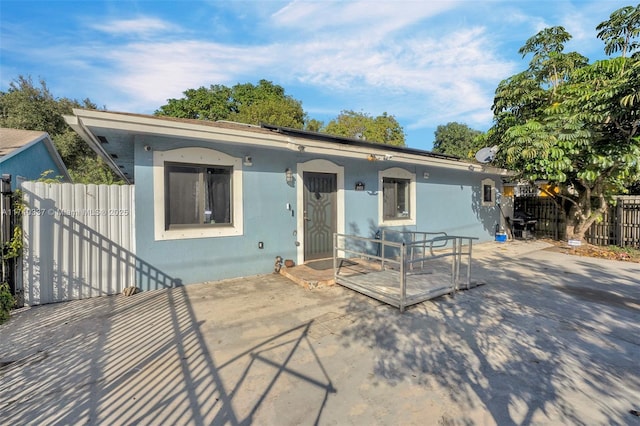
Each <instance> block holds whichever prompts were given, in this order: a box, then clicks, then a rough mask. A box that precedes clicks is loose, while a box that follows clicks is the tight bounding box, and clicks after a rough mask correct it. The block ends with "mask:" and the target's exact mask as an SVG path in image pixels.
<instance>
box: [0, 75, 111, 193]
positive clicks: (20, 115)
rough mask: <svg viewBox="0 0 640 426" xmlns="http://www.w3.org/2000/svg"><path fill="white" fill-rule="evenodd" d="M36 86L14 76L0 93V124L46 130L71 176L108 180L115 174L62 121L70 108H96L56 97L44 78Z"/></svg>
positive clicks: (92, 181)
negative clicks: (7, 87)
mask: <svg viewBox="0 0 640 426" xmlns="http://www.w3.org/2000/svg"><path fill="white" fill-rule="evenodd" d="M39 83H40V86H39V87H38V86H36V85H35V84H34V82H33V80H32V79H31V77H24V76H18V78H17V79H15V80H14V81H12V82H11V83H10V85H9V89H8V90H7V91H6V92H0V127H7V128H13V129H23V130H39V131H43V132H47V133H49V135H50V136H51V139H52V140H53V143H54V145H55V146H56V149H57V150H58V152H59V153H60V156H61V157H62V160H63V161H64V163H65V165H66V166H67V169H68V170H69V174H70V175H71V177H72V178H73V179H74V180H76V181H78V182H84V183H112V182H116V181H117V177H116V176H115V175H114V174H113V173H112V172H111V170H109V168H108V167H107V165H106V164H104V162H102V161H101V160H99V159H98V157H97V155H96V154H95V152H93V151H92V150H91V148H89V146H88V145H87V144H86V143H85V142H84V141H83V140H82V139H81V138H80V136H78V135H77V134H76V133H75V132H74V131H73V130H72V129H71V128H70V127H69V126H68V125H67V123H66V122H65V121H64V118H63V115H66V114H71V113H72V109H73V108H89V109H96V105H95V104H94V103H93V102H91V101H90V100H89V99H85V100H83V101H82V102H79V101H76V100H71V99H67V98H62V99H57V98H55V97H54V96H53V94H52V93H51V92H50V91H49V88H48V87H47V84H46V83H45V81H44V80H40V82H39Z"/></svg>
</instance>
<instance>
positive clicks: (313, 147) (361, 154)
mask: <svg viewBox="0 0 640 426" xmlns="http://www.w3.org/2000/svg"><path fill="white" fill-rule="evenodd" d="M73 112H74V114H75V116H65V119H66V120H67V122H68V123H69V125H71V127H72V128H74V130H76V131H77V132H78V133H79V134H80V135H81V136H82V137H83V139H85V141H87V143H89V145H90V146H91V147H92V148H93V149H94V150H95V151H96V152H98V154H99V155H100V156H101V157H102V158H103V159H104V160H105V161H106V162H107V163H108V164H109V165H110V167H111V168H112V169H113V170H114V171H116V172H117V173H118V174H119V175H120V176H121V177H122V178H123V179H125V180H127V181H128V180H129V179H127V178H126V177H125V176H124V175H123V174H122V171H121V170H120V168H119V167H118V166H117V165H116V164H115V162H114V161H113V160H112V158H111V157H110V156H109V155H108V154H107V153H106V152H105V151H104V150H103V149H102V147H101V144H100V142H99V141H97V140H96V139H95V135H93V134H91V132H90V131H89V130H88V129H87V127H91V126H95V127H103V128H109V129H114V130H121V131H130V132H132V133H136V134H148V135H158V136H173V137H180V138H188V139H197V140H203V141H212V140H215V141H219V142H224V143H233V144H238V145H251V146H262V147H266V148H271V149H274V148H275V149H287V150H292V151H304V152H306V153H312V154H319V155H329V156H339V157H345V158H354V159H364V160H366V159H369V158H374V159H376V160H384V159H392V160H393V161H394V162H400V163H407V164H413V165H423V166H430V167H439V168H446V169H452V170H466V171H471V172H477V173H482V174H497V175H507V174H508V172H507V171H506V170H504V169H500V168H497V167H493V166H489V165H486V164H473V163H467V162H464V161H459V160H454V159H446V158H439V157H435V156H434V157H431V156H425V155H418V154H412V153H405V152H395V151H394V152H392V151H389V150H387V149H385V146H384V145H380V148H378V147H376V146H373V144H372V146H366V147H363V146H356V145H350V144H340V143H331V142H326V141H322V140H317V139H314V138H305V137H303V136H297V135H286V134H282V133H278V132H276V131H272V130H268V131H267V130H264V129H261V128H256V126H250V125H243V124H241V123H237V126H233V127H230V126H228V124H229V123H225V124H227V125H220V126H217V125H216V123H215V122H206V124H201V123H197V122H193V121H188V122H187V121H180V120H173V119H169V120H168V119H163V118H162V117H154V116H143V115H137V114H126V113H113V112H107V111H96V110H84V109H74V110H73ZM243 127H245V128H243ZM371 156H373V157H371Z"/></svg>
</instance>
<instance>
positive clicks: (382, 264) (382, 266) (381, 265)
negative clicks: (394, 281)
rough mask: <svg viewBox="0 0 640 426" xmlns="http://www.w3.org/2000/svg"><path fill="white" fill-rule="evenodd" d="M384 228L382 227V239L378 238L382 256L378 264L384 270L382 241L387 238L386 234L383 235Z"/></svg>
mask: <svg viewBox="0 0 640 426" xmlns="http://www.w3.org/2000/svg"><path fill="white" fill-rule="evenodd" d="M385 233H386V230H385V229H383V230H382V239H381V240H380V257H381V258H382V261H381V264H380V269H382V270H383V271H384V241H385V239H386V238H387V236H386V235H385Z"/></svg>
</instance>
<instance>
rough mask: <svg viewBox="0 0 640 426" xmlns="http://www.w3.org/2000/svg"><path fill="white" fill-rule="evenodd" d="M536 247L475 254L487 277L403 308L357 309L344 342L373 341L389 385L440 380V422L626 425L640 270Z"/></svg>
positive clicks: (636, 385)
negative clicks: (445, 414) (443, 415)
mask: <svg viewBox="0 0 640 426" xmlns="http://www.w3.org/2000/svg"><path fill="white" fill-rule="evenodd" d="M541 253H543V254H542V255H540V256H539V255H531V254H523V255H522V256H519V257H516V258H514V257H513V256H512V255H507V254H501V253H500V252H499V251H497V252H496V253H494V254H492V255H490V256H484V257H483V258H481V259H479V260H474V262H475V263H474V276H475V277H476V278H480V280H481V281H484V282H485V283H486V284H487V285H485V286H482V287H479V288H476V289H472V290H470V291H468V292H462V293H458V295H456V297H455V298H451V297H448V296H445V297H442V298H439V299H435V300H433V301H431V302H426V303H423V304H420V305H416V306H415V307H413V308H409V309H408V311H407V312H405V313H404V315H403V314H400V313H398V312H397V311H396V310H394V309H392V308H390V307H381V308H378V309H377V310H369V311H364V312H361V313H360V314H359V315H358V317H357V318H355V322H354V325H353V327H351V328H350V329H349V330H347V331H346V332H345V333H344V335H343V343H344V345H345V346H347V347H348V346H350V345H351V344H352V343H356V342H357V343H358V344H362V343H364V344H367V345H370V346H371V347H373V348H375V357H376V367H375V373H376V374H377V375H379V376H380V377H382V378H384V379H385V380H387V381H389V382H390V383H400V382H403V381H406V380H409V381H415V382H417V383H418V384H420V385H422V386H426V387H434V388H444V389H446V390H447V391H448V397H449V398H450V400H451V401H452V405H451V410H450V414H449V419H444V420H443V421H451V422H453V423H455V424H469V425H471V424H477V423H478V420H479V419H478V415H479V414H478V413H486V412H488V413H490V417H489V418H487V416H486V414H481V417H480V419H481V421H482V422H485V423H486V422H488V423H497V424H500V425H516V424H517V425H524V424H541V423H546V424H548V423H563V424H586V423H591V424H627V423H628V422H630V421H632V418H631V417H630V416H631V415H630V414H629V410H630V409H633V408H635V407H636V406H637V404H638V399H637V397H638V393H637V392H638V389H640V378H639V377H638V375H637V367H638V360H639V358H638V353H639V347H640V285H639V284H640V278H639V277H640V274H639V273H638V272H639V271H640V268H638V267H634V265H628V264H627V265H622V264H620V263H619V262H613V263H609V264H608V265H605V266H603V264H602V262H593V261H591V260H589V259H581V258H575V257H569V256H566V255H558V254H554V253H548V254H545V253H544V252H541ZM639 266H640V265H639ZM482 416H484V417H482Z"/></svg>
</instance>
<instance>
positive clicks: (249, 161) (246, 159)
mask: <svg viewBox="0 0 640 426" xmlns="http://www.w3.org/2000/svg"><path fill="white" fill-rule="evenodd" d="M242 164H244V165H245V166H253V158H251V156H250V155H245V156H244V158H243V161H242Z"/></svg>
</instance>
